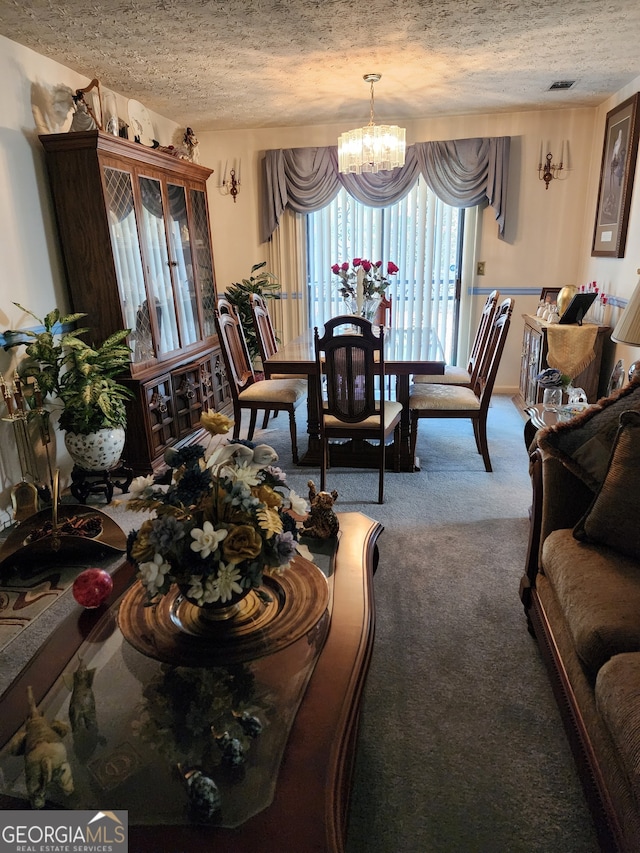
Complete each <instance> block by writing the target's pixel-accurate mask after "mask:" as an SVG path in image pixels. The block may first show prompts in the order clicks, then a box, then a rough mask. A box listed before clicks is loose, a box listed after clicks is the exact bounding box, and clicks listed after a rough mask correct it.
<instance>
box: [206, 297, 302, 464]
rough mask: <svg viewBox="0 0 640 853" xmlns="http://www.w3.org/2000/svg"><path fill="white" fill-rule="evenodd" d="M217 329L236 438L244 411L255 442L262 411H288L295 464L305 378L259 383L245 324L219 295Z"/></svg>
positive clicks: (231, 306)
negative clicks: (243, 329) (297, 429)
mask: <svg viewBox="0 0 640 853" xmlns="http://www.w3.org/2000/svg"><path fill="white" fill-rule="evenodd" d="M215 319H216V328H217V331H218V338H219V340H220V348H221V350H222V357H223V359H224V364H225V368H226V371H227V378H228V380H229V386H230V388H231V396H232V399H233V417H234V425H233V437H234V438H239V436H240V424H241V422H242V412H243V410H244V409H248V410H249V411H250V412H251V416H250V421H249V432H248V434H247V438H248V439H249V441H251V440H252V439H253V434H254V432H255V427H256V419H257V415H258V412H259V411H274V412H288V414H289V431H290V433H291V451H292V454H293V461H294V462H296V463H297V461H298V441H297V434H296V418H295V410H296V409H297V407H298V406H299V405H300V403H302V401H303V400H304V399H305V398H306V396H307V383H306V382H305V381H304V380H303V379H291V378H287V379H263V380H262V381H261V382H258V381H256V375H255V373H254V370H253V365H252V364H251V358H250V356H249V349H248V347H247V342H246V339H245V336H244V332H243V331H242V324H241V322H240V318H239V316H238V313H237V311H236V309H235V308H234V306H233V305H232V304H231V302H229V300H228V299H226V298H225V297H224V296H219V297H218V300H217V303H216V311H215Z"/></svg>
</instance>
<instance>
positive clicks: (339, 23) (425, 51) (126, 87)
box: [0, 0, 640, 131]
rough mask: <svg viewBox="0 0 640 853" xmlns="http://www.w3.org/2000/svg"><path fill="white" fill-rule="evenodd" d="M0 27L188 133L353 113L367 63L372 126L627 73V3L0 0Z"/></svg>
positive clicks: (623, 77)
mask: <svg viewBox="0 0 640 853" xmlns="http://www.w3.org/2000/svg"><path fill="white" fill-rule="evenodd" d="M0 34H2V35H4V36H6V37H7V38H9V39H12V40H14V41H17V42H19V43H20V44H23V45H26V46H28V47H30V48H32V49H33V50H35V51H37V52H38V53H41V54H44V55H45V56H48V57H50V58H52V59H54V60H56V61H57V62H60V63H61V64H63V65H65V66H67V67H69V68H72V69H74V70H76V71H78V72H80V73H82V74H84V75H86V76H87V77H88V78H93V77H98V78H99V80H100V82H101V84H102V86H103V87H105V88H108V89H112V90H114V91H117V92H119V93H121V94H122V95H125V96H126V97H128V98H134V99H136V100H138V101H141V102H142V103H143V104H144V105H145V106H146V107H147V108H148V109H151V110H154V111H156V112H158V113H160V114H162V115H164V116H167V117H169V118H172V119H174V120H175V121H177V122H178V123H179V124H181V125H192V126H193V127H194V128H195V129H196V130H197V131H202V130H223V129H232V128H249V127H253V128H258V127H271V126H277V127H282V126H290V125H308V124H326V123H333V122H338V123H345V125H346V126H345V129H348V127H347V125H351V126H353V125H354V124H355V125H360V124H364V123H366V122H367V121H368V119H369V86H368V84H366V83H365V82H364V81H363V79H362V75H363V74H365V73H367V72H378V73H380V74H382V80H381V81H380V82H379V83H377V84H376V87H375V114H376V121H377V122H378V123H385V122H390V121H391V120H394V121H398V120H402V119H406V118H417V117H429V116H440V115H452V114H464V113H474V112H475V113H477V112H496V111H506V110H508V111H513V110H521V109H537V108H543V109H546V108H553V107H566V106H574V107H579V106H592V105H596V104H599V103H601V102H602V101H604V100H606V98H607V97H608V96H609V95H611V94H613V93H614V92H616V91H617V90H618V89H620V88H621V87H622V86H624V85H625V84H626V83H628V82H629V81H630V80H632V79H633V78H634V77H636V76H638V75H640V50H639V49H638V42H639V38H638V37H639V36H640V3H639V2H638V0H598V2H595V0H565V2H552V0H527V2H522V0H519V2H505V0H367V2H358V1H357V0H112V2H96V0H70V2H55V0H0ZM556 80H575V81H576V83H575V85H574V86H573V87H572V88H571V89H569V90H568V91H560V92H550V91H548V89H549V86H550V85H551V83H553V82H554V81H556ZM50 82H53V81H50Z"/></svg>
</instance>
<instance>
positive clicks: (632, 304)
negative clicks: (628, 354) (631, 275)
mask: <svg viewBox="0 0 640 853" xmlns="http://www.w3.org/2000/svg"><path fill="white" fill-rule="evenodd" d="M611 340H612V341H616V343H619V344H630V345H631V346H635V347H638V346H640V282H638V284H636V289H635V290H634V291H633V295H632V296H631V299H630V300H629V302H628V303H627V307H626V308H625V309H624V311H623V312H622V316H621V317H620V319H619V320H618V322H617V323H616V327H615V329H614V330H613V333H612V335H611Z"/></svg>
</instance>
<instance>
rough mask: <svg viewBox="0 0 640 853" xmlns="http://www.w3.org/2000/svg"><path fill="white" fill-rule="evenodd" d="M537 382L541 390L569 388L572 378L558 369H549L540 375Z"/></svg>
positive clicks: (542, 371)
mask: <svg viewBox="0 0 640 853" xmlns="http://www.w3.org/2000/svg"><path fill="white" fill-rule="evenodd" d="M536 382H537V383H538V385H539V386H540V387H541V388H567V387H568V386H569V385H571V377H570V376H567V375H566V373H561V372H560V371H559V370H558V368H557V367H547V368H545V369H544V370H541V371H540V373H538V375H537V376H536Z"/></svg>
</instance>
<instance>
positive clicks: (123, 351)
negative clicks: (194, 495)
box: [14, 302, 132, 471]
mask: <svg viewBox="0 0 640 853" xmlns="http://www.w3.org/2000/svg"><path fill="white" fill-rule="evenodd" d="M14 305H16V306H17V307H18V308H20V309H21V310H22V311H25V313H27V314H29V315H30V316H31V317H33V318H34V319H35V320H37V321H38V323H40V324H41V325H42V326H43V327H44V330H43V331H32V330H26V331H23V332H21V333H20V334H21V335H22V337H23V338H26V339H27V340H26V341H23V342H24V343H25V344H26V348H27V349H26V358H24V359H23V360H22V361H21V362H20V364H19V365H18V374H19V376H20V378H21V379H22V381H23V383H25V386H26V390H29V385H32V386H33V388H32V389H31V390H32V392H33V393H31V394H29V395H27V396H25V399H26V400H27V403H28V405H29V406H30V407H31V408H32V409H37V410H38V411H39V412H42V411H43V405H44V404H45V402H46V401H48V399H49V398H57V400H58V401H59V403H60V404H61V406H62V410H61V412H60V418H59V425H60V428H61V429H62V430H64V431H65V433H66V434H65V444H66V446H67V450H68V451H69V454H70V456H71V458H72V459H73V460H74V462H76V464H77V465H78V466H79V467H81V468H83V469H85V470H89V471H95V470H107V469H109V468H111V467H113V466H114V465H115V464H116V463H117V462H118V460H119V459H120V454H121V453H122V449H123V447H124V437H125V433H124V427H125V425H126V421H127V415H126V408H125V400H127V399H128V398H130V397H131V396H132V394H131V392H130V391H129V389H128V388H126V387H125V386H124V385H122V384H121V383H120V382H118V381H117V379H116V376H118V375H119V374H121V373H122V372H123V371H124V370H126V368H127V367H128V366H129V363H130V356H131V350H130V348H129V346H128V345H127V344H126V343H125V338H126V337H127V335H128V334H129V332H130V329H124V330H122V331H120V332H116V333H115V334H113V335H111V336H110V337H109V338H107V339H106V340H105V341H104V342H103V343H102V344H101V345H100V346H97V347H93V346H90V345H89V344H87V343H86V342H85V341H83V340H82V339H81V338H80V335H84V334H86V333H87V332H88V331H89V329H88V328H80V329H76V330H75V331H73V332H66V331H62V332H57V331H56V330H55V327H56V326H57V325H58V324H61V325H62V326H68V325H69V324H72V323H76V322H77V321H78V320H80V319H82V318H83V317H86V314H68V315H67V316H65V317H63V316H61V314H60V311H59V310H58V309H57V308H55V309H54V310H53V311H50V312H49V313H48V314H47V316H46V317H45V318H44V319H43V320H41V319H40V318H39V317H36V315H35V314H33V313H32V312H31V311H29V310H27V309H26V308H24V307H23V306H22V305H19V304H18V303H17V302H14Z"/></svg>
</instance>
